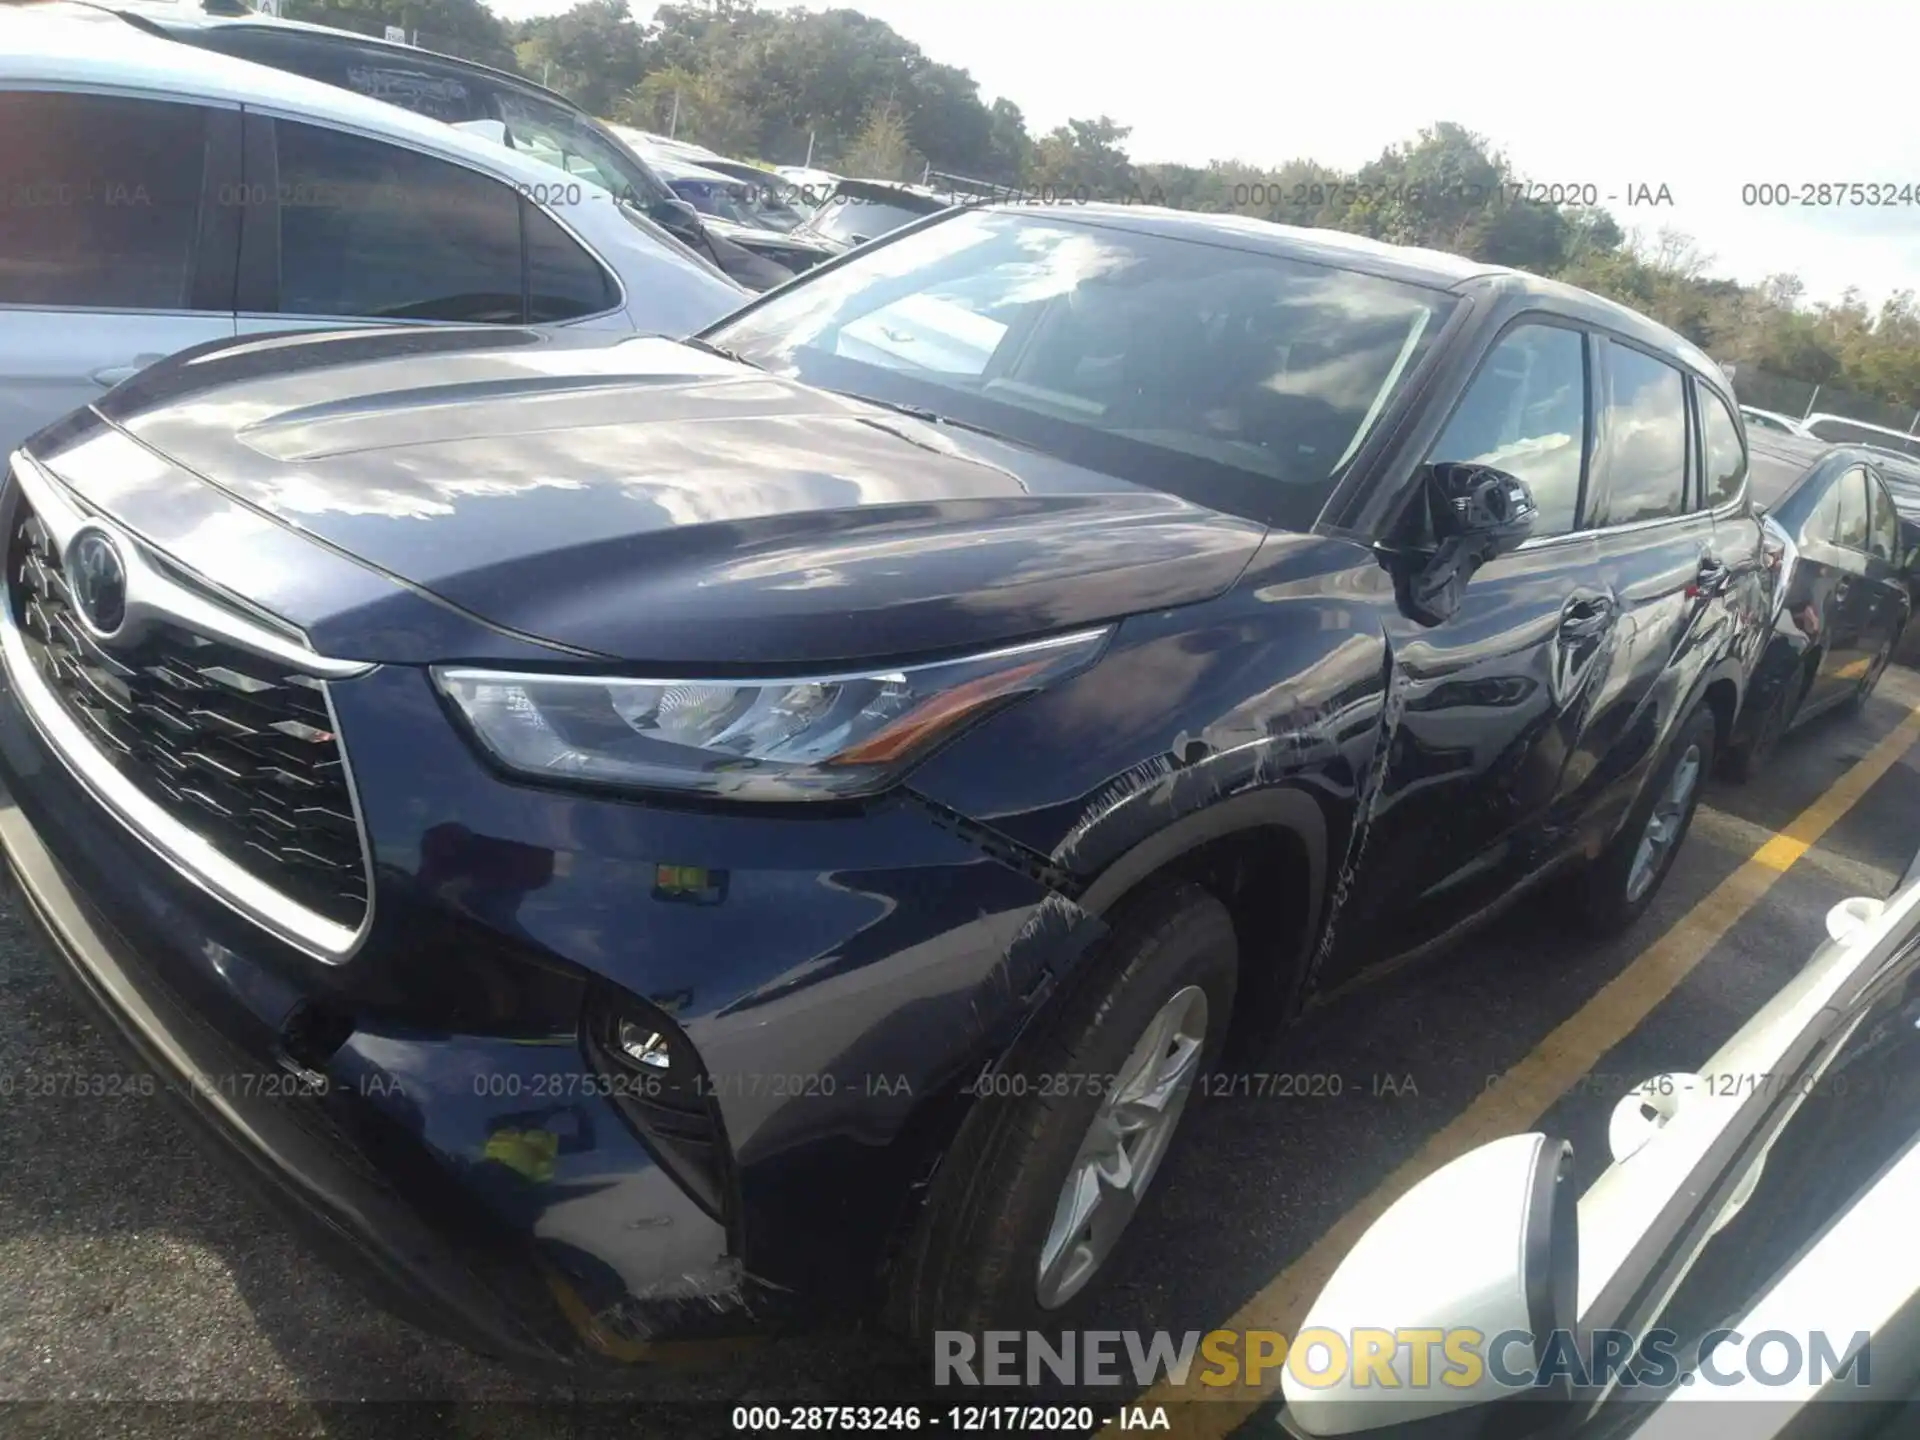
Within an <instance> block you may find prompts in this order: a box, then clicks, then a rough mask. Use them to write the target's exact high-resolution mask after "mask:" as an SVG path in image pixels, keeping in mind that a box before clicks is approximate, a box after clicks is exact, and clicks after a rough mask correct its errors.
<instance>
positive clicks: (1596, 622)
mask: <svg viewBox="0 0 1920 1440" xmlns="http://www.w3.org/2000/svg"><path fill="white" fill-rule="evenodd" d="M1612 623H1613V597H1612V596H1611V595H1578V596H1575V597H1574V598H1573V599H1571V600H1569V601H1568V602H1567V604H1566V608H1565V609H1563V610H1562V611H1561V612H1560V634H1561V637H1562V638H1563V639H1568V640H1583V639H1585V638H1587V637H1588V636H1591V635H1598V634H1599V633H1600V632H1601V631H1603V630H1605V629H1606V628H1607V627H1608V626H1609V625H1611V624H1612Z"/></svg>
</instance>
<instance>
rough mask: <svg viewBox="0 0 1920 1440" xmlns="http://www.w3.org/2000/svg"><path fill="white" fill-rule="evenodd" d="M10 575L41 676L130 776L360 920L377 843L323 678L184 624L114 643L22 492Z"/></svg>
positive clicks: (242, 862) (322, 905) (215, 834)
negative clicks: (79, 594)
mask: <svg viewBox="0 0 1920 1440" xmlns="http://www.w3.org/2000/svg"><path fill="white" fill-rule="evenodd" d="M6 576H7V592H8V593H7V603H8V605H9V607H10V611H11V618H12V620H13V622H14V625H15V627H16V629H17V631H18V632H19V634H20V636H21V638H22V640H23V641H24V644H25V648H26V652H27V655H28V658H29V660H30V662H31V664H32V665H33V668H34V670H35V672H36V674H37V675H38V676H39V678H40V679H41V680H42V681H43V682H44V683H45V685H46V686H47V688H48V689H49V690H50V691H51V692H52V693H53V695H54V697H55V699H56V701H57V702H58V704H59V705H60V706H61V708H62V709H63V710H64V711H65V712H66V713H67V714H68V715H69V716H70V717H72V718H73V719H74V720H75V721H77V722H78V723H79V726H80V728H81V730H82V731H83V733H84V734H85V736H86V737H87V739H88V740H89V741H90V742H91V743H92V745H93V747H94V748H95V749H96V750H97V751H98V752H99V753H100V754H101V755H102V756H104V757H105V758H106V760H107V761H108V763H109V764H111V766H112V767H113V769H114V770H115V771H116V772H117V773H118V774H120V775H121V776H122V777H124V778H125V779H126V780H127V781H128V782H130V783H131V784H132V785H133V786H134V787H135V788H136V789H137V790H138V791H139V793H140V794H141V795H142V796H144V797H145V798H146V799H147V800H149V801H151V802H152V803H153V804H154V805H156V806H158V807H159V808H160V809H161V810H162V811H163V812H164V813H166V814H167V815H168V816H169V817H171V818H172V819H173V820H175V821H177V822H178V823H179V824H181V825H182V826H185V827H186V828H187V829H189V830H191V831H193V832H194V833H195V834H196V835H198V836H199V837H201V838H202V839H203V840H204V841H205V842H206V843H207V844H209V845H210V846H212V847H213V848H214V849H215V850H217V851H218V852H219V853H220V854H221V855H223V856H224V857H226V859H228V860H230V861H232V862H233V863H234V864H235V865H237V866H239V867H240V868H241V869H242V870H244V871H246V872H247V873H248V874H249V875H251V876H253V877H254V878H255V879H257V880H259V881H260V882H262V883H263V884H265V885H267V886H270V887H271V888H272V889H273V890H274V891H275V892H277V893H279V894H281V895H284V896H285V897H286V898H287V899H288V900H290V901H292V902H294V903H295V904H296V905H299V906H301V907H304V908H305V909H307V910H310V911H312V912H313V913H315V914H316V915H319V916H322V917H324V918H325V919H326V920H328V921H331V922H333V923H334V924H336V925H339V926H341V927H344V928H345V929H348V930H352V929H354V928H356V927H358V926H359V925H360V924H361V923H362V921H363V920H364V919H365V918H366V914H367V906H368V889H367V870H366V861H365V853H364V849H363V846H362V843H361V838H360V831H359V825H358V823H357V821H356V819H355V814H354V807H353V797H352V793H351V790H350V787H349V784H348V779H347V774H346V766H345V763H344V760H343V758H342V754H341V750H340V744H339V741H338V739H337V738H336V736H335V735H334V731H333V718H332V712H331V709H330V707H329V705H328V703H327V696H326V691H325V688H324V682H323V681H321V680H318V679H316V678H314V677H312V676H308V675H303V674H300V673H298V672H295V671H292V670H290V669H289V668H288V667H287V666H286V665H285V664H283V663H281V662H279V661H276V660H273V659H271V658H268V657H266V656H262V655H258V654H255V653H253V652H252V651H249V650H246V649H243V648H241V647H239V646H236V645H232V644H229V643H227V642H225V641H221V640H216V639H212V638H210V637H208V636H205V635H202V634H198V633H196V632H194V631H193V630H191V629H189V628H187V627H185V626H181V625H173V624H167V623H156V624H153V625H151V626H149V627H148V628H146V629H145V630H144V632H143V633H142V634H141V635H140V636H139V638H138V640H137V642H136V643H134V644H133V645H131V646H129V647H128V648H126V649H124V650H121V649H118V648H116V649H112V650H110V649H108V648H107V647H106V646H103V645H102V644H101V643H100V642H99V641H98V640H96V639H95V638H94V637H93V635H92V634H91V633H90V632H89V631H88V629H87V627H86V626H85V624H84V623H83V622H82V621H81V619H80V617H79V615H78V614H77V613H75V611H74V609H73V606H72V598H71V594H70V591H69V588H68V584H67V579H66V576H65V573H64V569H63V565H62V558H61V556H60V553H59V549H58V547H57V546H56V545H55V543H54V541H53V538H52V536H51V534H50V532H49V530H48V528H47V527H46V525H45V524H44V523H43V522H42V521H41V519H40V517H39V516H37V515H36V514H35V513H34V511H33V509H32V507H31V505H30V504H29V503H28V501H27V499H26V497H25V496H24V495H20V496H18V497H17V498H16V504H15V510H14V521H13V527H12V532H11V534H10V535H9V536H8V542H7V570H6Z"/></svg>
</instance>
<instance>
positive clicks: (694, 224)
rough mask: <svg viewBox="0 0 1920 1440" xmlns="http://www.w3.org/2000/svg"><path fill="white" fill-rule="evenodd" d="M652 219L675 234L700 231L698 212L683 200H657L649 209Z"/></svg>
mask: <svg viewBox="0 0 1920 1440" xmlns="http://www.w3.org/2000/svg"><path fill="white" fill-rule="evenodd" d="M650 209H651V211H652V214H653V218H654V219H655V220H656V221H658V222H659V223H660V224H662V225H664V226H666V227H667V229H669V230H672V231H674V232H675V233H676V234H680V233H685V232H688V231H698V230H699V229H700V212H699V211H698V210H696V209H694V208H693V206H691V205H689V204H688V203H687V202H686V201H684V200H659V201H655V202H654V204H653V205H652V206H651V207H650Z"/></svg>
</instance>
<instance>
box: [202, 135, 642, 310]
mask: <svg viewBox="0 0 1920 1440" xmlns="http://www.w3.org/2000/svg"><path fill="white" fill-rule="evenodd" d="M247 156H248V174H249V175H250V176H251V175H257V174H264V175H268V176H271V179H270V180H269V181H265V182H262V183H260V184H258V185H250V187H249V188H250V189H251V190H254V191H257V194H256V195H253V196H250V200H252V201H253V202H254V203H250V204H249V205H248V206H247V207H246V211H245V216H246V218H245V223H244V225H243V232H242V239H241V249H240V278H239V288H238V296H239V299H238V309H239V330H240V333H241V334H243V335H245V334H259V333H262V332H267V331H277V330H298V329H337V328H340V327H341V326H342V325H366V324H420V323H422V322H428V323H442V324H470V325H520V324H535V325H543V324H554V325H558V324H564V325H567V326H569V327H577V328H582V329H596V330H611V331H615V332H618V333H620V334H631V333H632V331H633V324H632V321H631V320H630V319H629V318H628V316H627V314H626V311H625V309H624V308H623V306H622V296H621V292H620V284H619V282H618V281H617V280H616V278H615V277H614V275H613V274H612V273H611V272H610V271H609V270H608V268H607V267H606V266H605V265H604V264H602V263H601V262H600V260H598V259H597V258H596V257H595V256H594V255H593V254H592V253H591V252H590V251H589V250H588V249H587V248H586V246H584V245H583V244H582V243H581V242H580V241H579V239H578V238H577V237H575V236H574V235H573V234H572V233H571V232H570V231H569V230H568V229H567V227H566V225H565V223H564V220H563V219H562V218H560V217H563V216H564V214H565V209H566V201H567V199H568V196H569V185H570V182H569V181H568V180H567V178H566V176H565V175H564V174H563V173H561V172H559V171H556V172H555V173H554V177H553V183H552V187H551V188H552V190H553V191H554V192H556V193H555V194H552V195H539V196H530V195H527V194H523V193H522V189H524V188H529V187H521V188H516V187H515V186H514V185H513V184H511V183H509V182H508V181H506V180H503V179H500V178H498V177H496V176H493V175H489V174H486V173H484V172H482V171H480V170H477V169H474V168H471V167H469V166H466V165H462V164H458V163H455V162H454V161H451V160H448V159H444V158H442V157H439V156H435V155H428V154H425V153H423V152H421V151H418V150H415V149H412V148H411V147H408V146H406V145H401V144H396V143H394V142H392V141H390V140H384V139H379V138H376V137H373V136H369V135H364V134H360V133H357V132H354V131H350V130H344V129H336V128H334V127H332V126H329V125H325V124H320V123H313V122H309V121H300V120H290V119H284V118H282V119H274V118H270V117H267V116H264V115H259V114H252V113H250V114H249V115H248V116H247ZM571 189H572V191H574V192H578V193H579V194H580V196H581V197H582V198H583V199H584V196H585V194H586V189H585V187H583V186H581V185H579V184H578V182H571Z"/></svg>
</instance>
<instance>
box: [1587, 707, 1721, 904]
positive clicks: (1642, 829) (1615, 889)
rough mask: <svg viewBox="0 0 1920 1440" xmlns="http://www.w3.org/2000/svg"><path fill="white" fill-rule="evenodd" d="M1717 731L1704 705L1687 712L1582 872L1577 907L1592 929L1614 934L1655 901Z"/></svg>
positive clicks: (1696, 799)
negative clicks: (1620, 821) (1623, 818)
mask: <svg viewBox="0 0 1920 1440" xmlns="http://www.w3.org/2000/svg"><path fill="white" fill-rule="evenodd" d="M1716 735H1717V732H1716V730H1715V728H1714V722H1713V712H1712V711H1711V710H1709V709H1708V708H1707V707H1706V706H1704V705H1702V706H1700V707H1699V708H1698V709H1696V710H1695V711H1694V712H1693V713H1692V714H1691V715H1689V716H1688V717H1687V720H1686V723H1685V724H1683V725H1682V726H1681V727H1680V733H1679V734H1678V735H1677V736H1675V737H1674V741H1673V743H1672V745H1670V746H1669V747H1668V748H1667V755H1666V758H1665V759H1664V760H1663V761H1662V762H1661V764H1660V768H1659V770H1658V771H1656V772H1655V773H1654V775H1653V777H1652V779H1651V780H1650V781H1649V782H1648V784H1647V787H1646V789H1645V791H1644V792H1643V793H1642V795H1641V797H1640V800H1639V802H1638V803H1637V804H1636V805H1635V806H1634V807H1633V812H1632V814H1630V815H1629V816H1628V817H1627V823H1626V824H1625V825H1623V826H1621V828H1620V833H1619V834H1618V835H1616V836H1615V837H1614V838H1613V841H1612V843H1611V844H1609V845H1608V846H1607V848H1606V849H1605V850H1604V851H1602V852H1601V855H1600V858H1599V859H1598V860H1596V861H1594V862H1593V864H1592V865H1591V866H1590V867H1589V868H1588V869H1587V871H1586V872H1585V873H1584V874H1583V875H1582V876H1581V877H1580V891H1579V900H1580V906H1581V909H1582V910H1583V911H1584V912H1585V915H1586V918H1587V922H1588V924H1589V925H1590V926H1591V927H1592V928H1593V929H1594V930H1596V931H1598V932H1599V933H1601V934H1603V935H1613V934H1618V933H1619V932H1620V931H1622V930H1625V929H1626V928H1627V927H1628V926H1629V925H1631V924H1633V922H1634V921H1636V920H1638V919H1639V918H1640V916H1641V914H1642V913H1644V912H1645V910H1646V908H1647V906H1649V905H1650V904H1652V903H1653V897H1654V896H1655V894H1657V893H1658V892H1659V889H1660V886H1661V884H1662V882H1664V881H1665V880H1666V878H1667V871H1668V870H1670V869H1672V867H1673V857H1674V856H1675V855H1676V854H1677V853H1679V850H1680V845H1681V842H1683V841H1684V840H1685V839H1686V838H1687V830H1688V828H1689V827H1690V826H1691V825H1692V824H1693V812H1694V811H1695V810H1696V809H1697V808H1698V807H1699V804H1700V791H1701V789H1702V787H1703V786H1704V784H1705V782H1706V777H1707V775H1708V773H1709V772H1710V771H1711V770H1712V768H1713V751H1714V741H1715V738H1716Z"/></svg>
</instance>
